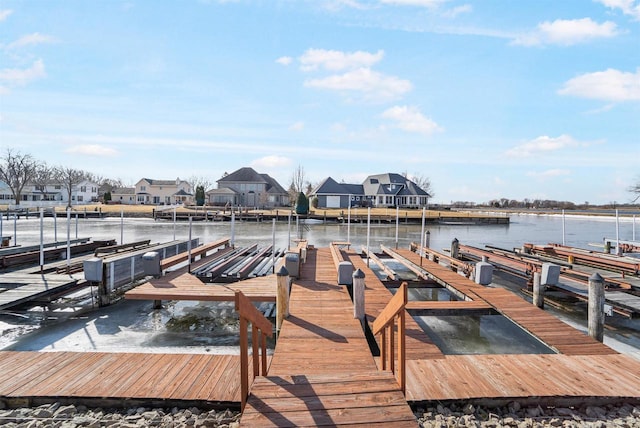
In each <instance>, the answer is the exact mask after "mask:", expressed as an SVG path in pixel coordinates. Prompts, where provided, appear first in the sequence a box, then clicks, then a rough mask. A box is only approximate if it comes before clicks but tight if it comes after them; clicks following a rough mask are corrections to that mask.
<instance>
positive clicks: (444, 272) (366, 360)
mask: <svg viewBox="0 0 640 428" xmlns="http://www.w3.org/2000/svg"><path fill="white" fill-rule="evenodd" d="M399 254H401V255H402V256H403V257H406V258H407V259H409V260H413V261H414V262H418V263H419V260H418V256H417V255H415V254H413V253H411V252H409V251H399ZM341 255H342V257H343V258H344V259H345V260H349V261H351V262H352V263H353V264H354V267H355V268H361V269H362V270H363V271H365V274H366V278H365V283H366V292H365V293H366V299H367V302H366V313H367V317H368V319H369V320H370V321H371V320H373V319H375V317H377V316H378V315H379V314H380V312H381V311H382V308H383V307H384V305H386V303H387V302H388V300H389V299H390V298H391V296H392V295H391V293H390V292H389V291H388V290H387V289H386V288H385V287H384V284H382V283H381V282H380V280H378V279H377V277H376V276H375V274H374V273H373V272H372V271H371V270H369V269H368V268H367V267H366V263H365V262H364V261H363V260H362V259H361V258H360V257H359V256H358V255H357V254H355V253H354V252H352V251H348V250H347V251H343V252H342V253H341ZM422 267H423V268H425V269H427V270H428V271H429V275H432V276H433V277H437V278H439V280H440V281H447V282H449V283H450V285H449V286H450V287H454V288H456V289H457V290H458V291H459V292H461V293H464V294H465V295H466V296H467V297H468V300H469V301H464V302H430V303H429V304H426V303H425V304H422V303H415V304H413V305H414V306H415V307H423V309H425V310H429V309H431V308H436V309H441V307H442V306H444V307H450V309H456V308H458V309H459V308H469V309H471V307H472V306H473V307H474V308H475V309H485V308H487V307H491V308H494V309H495V310H496V311H498V312H500V313H502V314H504V315H505V316H507V317H508V318H510V319H511V320H513V321H514V322H516V323H518V324H519V325H521V326H522V327H523V328H525V329H526V330H528V331H529V332H530V333H531V334H532V335H535V336H536V337H538V338H540V339H541V340H542V341H544V342H545V343H547V345H549V346H551V347H553V349H555V350H556V351H557V352H559V353H558V354H555V355H529V354H527V355H443V354H442V352H441V351H440V350H439V349H438V348H437V347H436V346H435V345H434V344H433V343H432V342H431V341H430V340H429V337H428V336H427V335H426V334H425V333H424V332H423V331H422V329H420V327H418V326H417V324H416V325H415V326H413V324H411V323H412V322H413V321H412V319H411V317H407V321H408V322H407V347H408V349H407V353H408V358H407V393H406V397H404V396H403V395H402V393H401V392H400V389H399V386H398V382H397V381H396V379H395V378H394V376H393V375H392V374H391V373H390V372H381V371H378V369H377V367H376V362H375V359H374V357H373V356H372V354H371V351H370V350H369V346H368V343H367V341H366V339H365V337H364V334H363V332H362V328H361V325H360V322H359V321H358V320H355V319H354V318H353V306H352V304H351V299H350V298H349V294H348V292H347V290H346V287H343V286H338V285H337V284H336V282H337V281H336V279H337V278H336V277H337V273H336V269H335V265H334V263H333V260H332V255H331V253H330V250H329V249H326V248H323V249H319V250H309V251H308V252H307V263H305V264H303V265H302V266H301V270H300V279H298V280H295V281H294V282H293V285H292V290H291V304H290V316H289V317H288V318H286V319H285V321H284V322H283V325H282V329H281V331H280V336H279V338H278V341H277V344H276V349H275V351H274V354H273V357H272V361H271V364H270V367H269V370H268V373H267V376H259V377H257V378H256V380H255V382H254V384H253V386H252V389H251V395H250V397H249V400H248V402H247V406H246V408H245V412H244V415H243V418H242V421H241V423H242V425H243V426H305V425H312V426H318V425H334V426H335V425H341V424H344V425H358V424H360V425H365V424H366V425H372V426H376V425H377V426H389V425H394V426H416V422H415V418H414V416H413V414H412V413H411V409H410V408H409V407H408V405H407V401H408V402H422V401H435V400H460V399H478V400H484V401H486V400H511V399H523V400H526V399H534V400H537V401H539V402H548V403H552V402H553V400H556V399H559V398H563V399H571V398H573V399H575V400H585V399H588V400H598V399H615V398H623V399H629V398H631V399H633V400H634V401H637V400H640V361H637V360H634V359H632V358H630V357H628V356H625V355H620V354H617V353H615V351H613V350H611V349H609V348H608V347H606V346H604V345H602V344H600V343H599V342H595V341H594V340H592V339H590V338H589V337H588V336H586V335H584V334H582V333H580V332H579V331H577V330H574V329H573V328H571V327H569V326H566V325H565V324H564V323H562V322H560V321H558V320H557V319H555V318H554V317H553V316H551V315H549V314H548V313H546V312H544V311H542V310H539V309H537V308H535V307H533V305H530V304H528V303H526V302H524V301H523V300H522V299H520V298H519V297H517V296H515V295H514V294H513V293H511V292H509V291H506V290H502V289H495V288H487V287H482V286H479V285H477V284H475V283H473V282H471V281H469V280H467V279H466V278H464V277H462V276H460V275H458V274H456V273H454V272H451V271H450V270H449V269H448V268H446V267H444V266H440V265H437V264H436V263H430V262H428V261H426V260H424V259H423V261H422ZM179 278H182V273H180V272H177V273H175V274H170V275H169V276H167V277H165V278H163V279H162V280H164V281H165V285H166V287H164V288H163V287H155V288H151V289H149V290H148V293H149V294H148V295H147V297H145V298H147V299H152V300H156V299H158V298H161V299H165V298H166V299H174V298H178V297H177V296H180V294H179V293H183V294H182V297H183V298H188V299H193V300H218V298H213V297H211V298H210V297H209V295H208V294H207V293H211V291H212V289H216V290H217V286H212V285H204V284H201V285H202V286H203V287H204V288H203V289H202V290H199V289H197V287H196V288H193V289H190V288H189V287H186V286H185V287H184V288H183V287H181V286H180V285H178V283H179V282H180V281H182V279H179ZM185 278H186V277H185ZM267 278H269V280H270V282H271V283H270V284H268V283H267V282H268V281H267V280H266V279H265V278H260V279H259V280H260V281H266V282H265V283H262V285H258V284H257V279H256V280H249V281H243V282H240V283H237V284H233V285H234V286H238V287H240V286H241V285H242V284H253V285H255V287H256V289H260V288H264V287H266V288H269V287H273V290H274V291H273V292H269V293H270V294H271V295H275V282H276V279H275V277H273V276H272V277H267ZM162 280H160V281H162ZM189 283H190V282H189ZM191 285H192V286H194V287H195V286H196V285H197V284H195V283H192V284H191ZM198 287H200V285H198ZM165 288H166V289H167V290H173V289H174V288H175V289H176V290H174V291H175V293H174V294H171V293H169V292H166V291H167V290H165ZM138 290H140V291H139V292H140V294H139V296H142V294H144V292H145V291H144V290H145V289H144V288H139V289H138ZM245 290H248V288H245ZM245 290H243V292H244V291H245ZM165 292H166V294H162V293H165ZM152 293H157V294H152ZM263 293H264V292H263ZM269 293H264V294H269ZM214 294H215V293H214ZM128 297H130V296H128ZM263 297H264V296H263ZM140 298H142V297H140ZM225 299H226V297H225ZM414 324H415V323H414ZM249 370H251V366H249ZM239 395H240V370H239V356H229V355H208V354H170V355H167V354H131V353H95V352H94V353H71V352H56V353H53V352H51V353H42V352H41V353H38V352H0V397H4V398H10V399H23V398H27V399H34V400H35V399H40V400H46V399H50V400H59V399H72V400H74V399H78V400H80V399H87V400H92V399H105V398H107V399H114V400H132V399H140V400H149V401H153V402H155V403H162V402H165V403H168V402H173V401H175V402H183V403H185V402H189V403H193V404H194V405H198V404H199V403H207V404H209V405H211V404H212V403H221V404H223V405H224V404H228V405H237V404H238V403H239V402H240V396H239ZM190 405H191V404H190Z"/></svg>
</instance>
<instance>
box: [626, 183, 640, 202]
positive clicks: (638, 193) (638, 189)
mask: <svg viewBox="0 0 640 428" xmlns="http://www.w3.org/2000/svg"><path fill="white" fill-rule="evenodd" d="M629 192H631V194H632V195H635V197H634V198H633V202H637V201H638V199H640V178H639V179H638V181H637V182H636V184H634V185H633V186H631V187H629Z"/></svg>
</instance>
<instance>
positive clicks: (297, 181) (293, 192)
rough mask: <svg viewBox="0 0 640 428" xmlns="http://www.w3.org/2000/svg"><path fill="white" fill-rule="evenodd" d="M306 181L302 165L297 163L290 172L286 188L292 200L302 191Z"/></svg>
mask: <svg viewBox="0 0 640 428" xmlns="http://www.w3.org/2000/svg"><path fill="white" fill-rule="evenodd" d="M308 183H309V182H308V181H307V177H306V174H305V172H304V167H303V166H302V165H298V167H297V168H296V169H295V170H294V171H293V173H292V174H291V182H290V183H289V190H287V192H288V193H289V199H290V200H291V201H292V202H293V201H296V200H297V199H298V195H299V194H300V192H302V193H304V191H305V190H306V187H307V186H306V185H307V184H308Z"/></svg>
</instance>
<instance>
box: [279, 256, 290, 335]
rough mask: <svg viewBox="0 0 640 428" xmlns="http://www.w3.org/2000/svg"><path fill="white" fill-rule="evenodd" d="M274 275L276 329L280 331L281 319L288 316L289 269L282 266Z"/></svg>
mask: <svg viewBox="0 0 640 428" xmlns="http://www.w3.org/2000/svg"><path fill="white" fill-rule="evenodd" d="M276 277H277V279H276V281H277V294H276V330H277V331H278V332H280V328H282V321H284V319H285V318H287V317H288V316H289V271H288V270H287V268H286V267H284V266H282V267H281V268H280V270H279V271H278V273H276Z"/></svg>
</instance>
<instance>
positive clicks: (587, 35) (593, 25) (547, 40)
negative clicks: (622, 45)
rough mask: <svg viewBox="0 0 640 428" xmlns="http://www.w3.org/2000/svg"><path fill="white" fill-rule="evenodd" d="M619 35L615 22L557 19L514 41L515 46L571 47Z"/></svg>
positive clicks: (539, 25)
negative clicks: (600, 22)
mask: <svg viewBox="0 0 640 428" xmlns="http://www.w3.org/2000/svg"><path fill="white" fill-rule="evenodd" d="M616 35H618V31H617V26H616V24H615V23H614V22H611V21H606V22H603V23H602V24H598V23H597V22H595V21H592V20H591V18H582V19H570V20H566V19H556V20H555V21H553V22H549V21H545V22H542V23H540V24H538V27H537V29H536V30H535V31H533V32H530V33H526V34H522V35H519V36H518V37H516V38H515V39H514V40H513V42H512V43H513V44H514V45H523V46H536V45H562V46H571V45H575V44H578V43H584V42H587V41H589V40H592V39H596V38H608V37H614V36H616Z"/></svg>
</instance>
